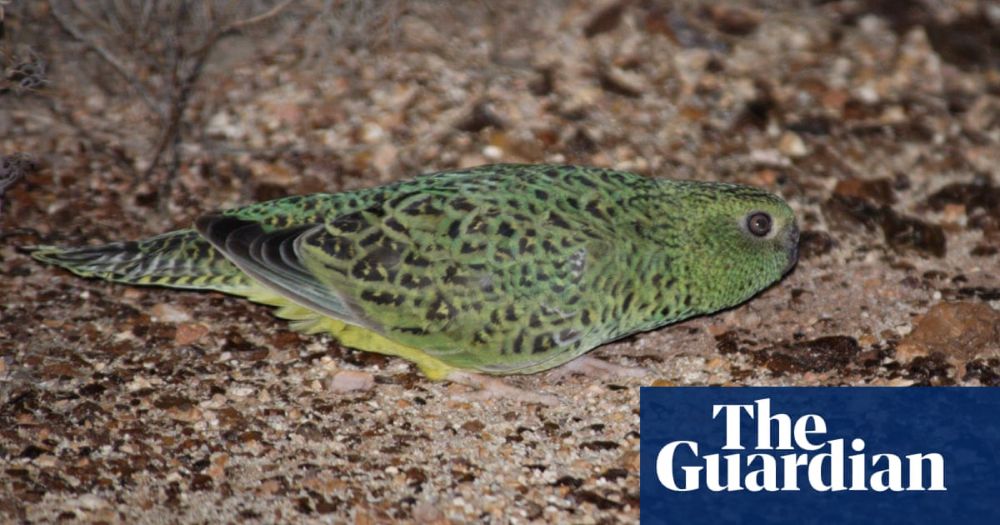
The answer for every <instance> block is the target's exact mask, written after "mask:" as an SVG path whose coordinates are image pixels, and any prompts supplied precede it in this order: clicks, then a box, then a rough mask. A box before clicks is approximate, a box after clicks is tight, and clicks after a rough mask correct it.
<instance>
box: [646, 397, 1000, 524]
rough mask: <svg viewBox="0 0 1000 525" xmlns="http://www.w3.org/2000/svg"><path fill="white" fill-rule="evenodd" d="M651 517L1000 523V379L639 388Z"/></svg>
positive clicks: (693, 520)
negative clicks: (990, 383) (964, 384)
mask: <svg viewBox="0 0 1000 525" xmlns="http://www.w3.org/2000/svg"><path fill="white" fill-rule="evenodd" d="M640 409H641V412H640V419H641V429H640V447H641V448H640V452H641V465H640V469H641V471H640V487H641V489H640V506H641V520H642V523H649V524H653V523H666V524H684V525H696V524H702V523H704V524H713V525H718V524H730V523H754V524H757V523H761V524H785V523H787V524H796V525H800V524H806V523H836V524H854V523H858V524H862V523H863V524H871V523H906V524H908V525H917V524H924V523H927V524H940V523H961V524H963V525H972V524H980V523H981V524H991V525H995V524H998V523H1000V389H993V388H868V387H855V388H792V387H786V388H780V387H779V388H712V387H676V388H673V387H672V388H657V387H645V388H642V391H641V407H640Z"/></svg>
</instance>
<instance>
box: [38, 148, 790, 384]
mask: <svg viewBox="0 0 1000 525" xmlns="http://www.w3.org/2000/svg"><path fill="white" fill-rule="evenodd" d="M797 247H798V228H797V226H796V221H795V216H794V214H793V212H792V210H791V209H790V208H789V207H788V205H787V204H786V203H785V202H784V201H783V200H782V199H780V198H779V197H777V196H775V195H773V194H770V193H768V192H765V191H763V190H760V189H757V188H753V187H749V186H742V185H735V184H725V183H714V182H692V181H673V180H658V179H652V178H646V177H643V176H640V175H637V174H633V173H627V172H622V171H614V170H610V169H603V168H593V167H579V166H555V165H516V164H500V165H490V166H480V167H476V168H469V169H462V170H454V171H442V172H438V173H433V174H428V175H424V176H420V177H417V178H415V179H412V180H408V181H403V182H398V183H395V184H390V185H387V186H381V187H376V188H369V189H362V190H356V191H350V192H344V193H334V194H330V193H318V194H312V195H305V196H292V197H286V198H282V199H277V200H273V201H269V202H263V203H257V204H252V205H249V206H246V207H242V208H236V209H231V210H227V211H222V212H218V213H211V214H208V215H205V216H202V217H201V218H199V219H198V220H197V221H196V222H195V225H194V228H193V229H183V230H177V231H173V232H169V233H165V234H162V235H158V236H155V237H151V238H148V239H144V240H140V241H128V242H115V243H111V244H106V245H103V246H96V247H78V248H59V247H51V246H40V247H35V248H34V249H33V253H32V255H33V256H34V257H35V258H36V259H38V260H40V261H44V262H47V263H51V264H54V265H57V266H61V267H63V268H65V269H67V270H69V271H71V272H73V273H75V274H77V275H81V276H85V277H98V278H102V279H107V280H110V281H115V282H121V283H128V284H138V285H156V286H166V287H171V288H187V289H196V290H216V291H219V292H223V293H227V294H233V295H238V296H243V297H246V298H248V299H250V300H251V301H256V302H259V303H264V304H268V305H273V306H276V307H278V309H277V311H276V314H277V315H278V316H279V317H282V318H285V319H290V320H292V322H293V323H292V326H293V328H295V329H296V330H301V331H304V332H307V333H318V332H329V333H331V334H333V335H334V336H335V337H336V338H337V339H338V340H339V341H340V342H341V343H342V344H344V345H345V346H349V347H353V348H357V349H360V350H365V351H369V352H378V353H381V354H388V355H393V356H399V357H402V358H405V359H408V360H410V361H412V362H414V363H416V365H417V366H418V367H419V368H420V370H421V371H422V372H423V373H424V374H425V375H426V376H427V377H428V378H430V379H434V380H439V379H449V380H452V381H457V382H461V383H466V384H475V385H477V386H480V387H483V386H484V385H489V384H490V383H489V381H490V380H489V378H488V376H495V375H504V374H530V373H534V372H539V371H543V370H547V369H550V368H553V367H557V366H559V365H562V364H564V363H567V362H569V361H571V360H573V359H574V358H577V357H580V356H581V355H582V354H584V353H585V352H587V351H589V350H591V349H593V348H594V347H597V346H599V345H602V344H604V343H607V342H610V341H614V340H616V339H619V338H622V337H625V336H628V335H630V334H634V333H636V332H641V331H646V330H652V329H654V328H657V327H660V326H663V325H666V324H669V323H674V322H677V321H680V320H682V319H686V318H689V317H692V316H695V315H702V314H709V313H712V312H716V311H718V310H721V309H724V308H728V307H731V306H734V305H737V304H739V303H741V302H743V301H746V300H747V299H749V298H750V297H752V296H753V295H755V294H757V293H758V292H760V291H761V290H763V289H764V288H766V287H768V286H769V285H771V284H772V283H774V282H775V281H777V280H779V279H780V278H781V277H782V275H784V274H785V273H786V272H788V271H789V269H791V268H792V266H793V265H794V264H795V262H796V260H797V254H798V248H797ZM495 383H498V382H496V381H495Z"/></svg>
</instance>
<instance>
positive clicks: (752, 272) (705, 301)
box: [671, 182, 799, 313]
mask: <svg viewBox="0 0 1000 525" xmlns="http://www.w3.org/2000/svg"><path fill="white" fill-rule="evenodd" d="M682 184H687V185H689V186H688V187H687V190H688V191H686V192H684V193H687V196H686V197H685V198H683V199H680V202H682V203H683V204H682V205H681V208H683V209H682V210H681V214H682V215H683V216H684V217H686V221H685V222H684V224H686V228H681V229H682V230H686V231H685V233H684V234H682V235H683V237H682V238H681V239H677V240H676V241H675V242H679V243H682V244H683V245H684V248H683V249H681V250H679V252H680V253H681V254H683V255H681V257H680V260H679V261H678V262H680V263H681V266H682V267H683V270H682V271H683V272H685V273H688V274H690V275H691V277H692V278H691V279H690V280H689V281H688V282H687V283H686V284H687V288H688V290H687V291H686V292H685V293H686V295H690V297H691V298H690V299H689V302H691V303H692V304H691V305H690V306H691V308H692V309H693V310H694V311H697V312H699V313H708V312H713V311H716V310H721V309H723V308H728V307H730V306H734V305H736V304H739V303H741V302H743V301H745V300H747V299H749V298H750V297H752V296H754V295H755V294H757V293H758V292H760V291H761V290H763V289H765V288H767V287H768V286H770V285H771V284H773V283H774V282H776V281H778V280H779V279H781V277H782V276H783V275H785V274H786V273H788V272H789V271H790V270H791V269H792V268H793V267H794V266H795V263H796V261H797V260H798V254H799V249H798V245H799V228H798V225H797V224H796V222H795V214H794V213H793V212H792V209H791V208H789V207H788V204H787V203H786V202H785V201H784V200H782V199H781V198H780V197H778V196H776V195H774V194H771V193H768V192H767V191H764V190H761V189H759V188H754V187H751V186H743V185H735V184H724V183H704V182H698V183H682ZM671 215H674V216H675V217H676V214H674V213H672V214H671ZM678 222H679V221H678Z"/></svg>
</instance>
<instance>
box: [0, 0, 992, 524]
mask: <svg viewBox="0 0 1000 525" xmlns="http://www.w3.org/2000/svg"><path fill="white" fill-rule="evenodd" d="M0 4H4V5H3V7H2V8H3V9H5V10H6V12H5V18H4V31H3V36H2V38H3V41H2V50H3V54H2V55H0V60H2V61H3V64H2V66H3V67H2V68H0V69H2V70H3V75H4V76H3V78H0V154H2V155H4V156H5V158H6V162H5V164H4V165H3V169H4V170H5V171H4V172H3V173H0V184H3V185H4V186H2V187H3V188H4V189H5V191H4V192H3V194H2V199H3V207H2V210H0V521H3V522H9V523H27V522H50V523H51V522H77V521H79V522H87V523H274V522H296V523H344V522H346V523H357V524H367V523H383V522H395V521H406V522H417V523H466V522H486V523H618V522H635V521H637V520H638V517H639V477H638V465H639V389H640V387H642V386H650V385H722V386H737V385H887V386H899V387H905V386H911V385H968V386H979V385H983V386H997V385H1000V310H998V309H1000V255H998V246H1000V6H998V5H997V4H996V3H995V2H990V1H979V2H976V1H955V2H932V1H916V2H901V1H893V0H867V1H863V0H857V1H829V2H805V1H794V2H793V1H781V2H728V3H714V2H698V1H680V2H666V1H657V0H636V1H627V0H620V1H611V2H587V1H572V0H561V1H557V0H551V1H550V0H545V1H542V2H514V1H501V2H483V3H480V2H422V1H415V0H414V1H405V0H389V1H385V2H373V1H368V2H363V1H347V2H320V1H314V2H296V3H294V5H289V6H284V5H282V3H281V2H268V1H263V0H261V1H255V2H243V3H239V5H238V6H237V7H233V6H232V5H231V4H227V3H225V2H214V3H204V2H178V3H177V4H178V5H180V4H184V5H188V4H190V5H189V6H188V7H189V8H190V9H189V11H188V12H183V13H179V12H176V10H174V11H172V10H169V9H160V8H157V9H153V10H152V11H151V12H147V11H143V9H142V8H141V6H139V7H135V5H133V4H136V5H138V4H142V3H140V2H136V3H129V2H112V1H106V2H105V1H99V2H86V3H84V2H66V1H53V2H46V1H26V2H16V3H15V4H16V5H15V4H8V3H7V2H0ZM168 4H169V3H168ZM129 6H132V7H129ZM206 6H207V7H206ZM213 6H214V7H213ZM210 7H212V9H210ZM17 154H27V155H30V158H29V157H26V156H24V155H17ZM494 162H525V163H570V164H586V165H596V166H606V167H612V168H616V169H622V170H629V171H633V172H636V173H640V174H642V175H646V176H656V177H669V178H678V179H697V180H718V181H728V182H739V183H746V184H753V185H756V186H760V187H763V188H767V189H768V190H771V191H773V192H775V193H777V194H779V195H781V196H783V197H784V198H785V199H787V200H788V202H789V203H790V204H791V206H792V208H793V209H794V210H795V211H796V214H797V216H798V220H799V224H800V227H801V229H802V238H801V259H800V261H799V263H798V266H797V267H796V269H795V270H794V271H793V272H792V273H791V274H790V275H788V276H787V277H786V278H785V279H784V280H782V281H781V282H779V283H777V284H776V285H774V286H772V287H771V288H769V289H768V290H766V291H765V292H763V293H762V294H760V295H759V296H758V297H756V298H754V299H753V300H752V301H750V302H748V303H745V304H743V305H740V306H738V307H736V308H733V309H730V310H728V311H725V312H721V313H719V314H716V315H713V316H708V317H701V318H697V319H692V320H689V321H686V322H682V323H679V324H676V325H672V326H669V327H666V328H663V329H660V330H656V331H653V332H649V333H644V334H640V335H636V336H633V337H630V338H628V339H626V340H623V341H620V342H616V343H614V344H610V345H607V346H604V347H601V348H599V349H597V350H595V351H594V352H593V354H592V355H595V356H597V357H600V358H602V359H606V360H608V361H610V362H613V363H617V364H621V365H628V366H642V367H646V368H648V369H650V370H651V371H652V373H651V375H649V376H648V377H645V378H621V377H601V376H597V377H594V376H580V375H568V376H556V375H553V374H550V373H541V374H536V375H530V376H517V377H511V378H508V379H507V381H508V382H509V383H510V384H512V385H515V386H518V387H520V388H523V389H527V390H531V391H539V392H544V393H548V394H551V395H554V396H557V397H558V398H559V399H560V400H561V403H560V404H559V405H557V406H541V405H535V404H526V403H520V402H516V401H510V400H504V399H499V400H475V399H470V396H469V394H470V393H471V391H470V390H469V389H468V388H467V387H464V386H460V385H455V384H448V383H440V382H431V381H428V380H427V379H425V378H424V377H423V376H422V375H421V374H420V373H419V372H418V371H417V370H416V368H415V367H414V366H412V365H410V364H409V363H407V362H405V361H402V360H399V359H391V358H386V357H382V356H378V355H373V354H367V353H361V352H358V351H355V350H352V349H349V348H344V347H341V346H339V345H338V344H337V342H336V341H335V340H334V339H332V338H329V337H325V336H307V335H302V334H298V333H295V332H292V331H290V330H289V329H288V326H287V323H286V322H285V321H282V320H280V319H277V318H275V317H274V316H273V315H272V314H271V310H270V308H268V307H266V306H261V305H256V304H253V303H250V302H247V301H244V300H241V299H238V298H233V297H228V296H224V295H221V294H216V293H196V292H183V291H175V290H166V289H158V288H137V287H129V286H123V285H116V284H110V283H105V282H100V281H95V280H86V279H80V278H77V277H75V276H73V275H71V274H69V273H68V272H65V271H62V270H59V269H56V268H51V267H45V266H42V265H40V264H38V263H37V262H35V261H33V260H32V259H31V258H30V257H29V256H28V255H27V254H26V253H25V252H24V251H23V250H22V249H21V247H23V246H29V245H35V244H58V245H74V244H98V243H102V242H108V241H115V240H123V239H137V238H141V237H143V236H149V235H153V234H157V233H160V232H164V231H168V230H171V229H176V228H183V227H188V226H190V225H191V224H192V222H193V221H194V219H195V218H196V217H198V216H199V215H200V214H203V213H206V212H210V211H213V210H218V209H224V208H228V207H233V206H237V205H242V204H248V203H251V202H255V201H259V200H267V199H272V198H277V197H281V196H285V195H293V194H304V193H311V192H318V191H323V192H336V191H343V190H351V189H356V188H363V187H370V186H375V185H380V184H384V183H388V182H391V181H395V180H399V179H403V178H408V177H411V176H415V175H417V174H420V173H426V172H431V171H436V170H442V169H448V168H456V167H468V166H475V165H480V164H487V163H494ZM32 167H33V169H32ZM21 173H23V176H18V174H21ZM4 176H6V177H7V179H6V183H4V182H3V181H4V180H5V179H4Z"/></svg>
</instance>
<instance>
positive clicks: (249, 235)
mask: <svg viewBox="0 0 1000 525" xmlns="http://www.w3.org/2000/svg"><path fill="white" fill-rule="evenodd" d="M196 227H197V229H198V232H199V233H201V235H202V236H203V237H204V238H205V239H207V240H208V242H210V243H211V244H212V246H214V247H215V248H216V249H217V250H219V251H220V252H222V253H223V254H224V255H225V256H226V258H227V259H229V260H230V261H232V263H233V264H235V265H236V266H237V267H239V269H241V270H243V271H244V272H246V274H247V275H249V276H251V277H253V278H254V279H255V280H257V281H258V282H260V283H261V284H263V285H264V286H266V287H268V288H270V289H272V290H273V291H275V292H277V293H279V294H280V295H282V296H285V297H287V298H289V299H291V300H292V301H294V302H296V303H298V304H300V305H302V306H305V307H307V308H309V309H311V310H314V311H317V312H320V313H322V314H324V315H327V316H330V317H333V318H334V319H338V320H341V321H344V322H347V323H351V324H356V325H361V326H363V325H364V323H363V322H362V321H361V320H360V319H358V318H357V316H356V315H355V314H354V313H353V312H352V310H351V308H349V307H348V306H347V304H346V303H345V301H344V300H343V299H342V297H341V296H340V295H339V294H338V293H337V292H336V290H334V289H332V288H330V287H329V286H327V285H326V284H324V283H322V282H321V281H319V280H318V279H317V278H316V277H315V276H314V275H313V274H312V273H310V272H309V271H308V270H307V269H306V268H305V267H304V266H303V265H302V263H301V260H300V258H299V255H298V253H297V251H296V244H297V242H298V241H299V239H301V238H302V235H303V234H304V233H307V232H310V231H313V230H317V229H322V227H323V226H322V225H321V224H299V225H296V226H291V227H288V228H273V229H271V230H270V231H267V230H265V229H264V227H263V226H262V225H261V223H260V222H257V221H253V220H246V219H242V218H239V217H234V216H232V215H225V214H210V215H205V216H202V217H201V218H199V219H198V220H197V222H196Z"/></svg>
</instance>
